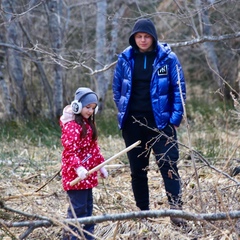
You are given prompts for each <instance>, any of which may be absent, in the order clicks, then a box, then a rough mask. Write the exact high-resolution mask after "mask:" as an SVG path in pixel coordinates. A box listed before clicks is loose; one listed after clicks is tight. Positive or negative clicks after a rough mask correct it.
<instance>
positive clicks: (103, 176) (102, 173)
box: [99, 167, 108, 178]
mask: <svg viewBox="0 0 240 240" xmlns="http://www.w3.org/2000/svg"><path fill="white" fill-rule="evenodd" d="M99 171H100V173H101V174H100V175H101V177H102V178H107V177H108V171H107V169H106V168H105V167H102V168H100V169H99Z"/></svg>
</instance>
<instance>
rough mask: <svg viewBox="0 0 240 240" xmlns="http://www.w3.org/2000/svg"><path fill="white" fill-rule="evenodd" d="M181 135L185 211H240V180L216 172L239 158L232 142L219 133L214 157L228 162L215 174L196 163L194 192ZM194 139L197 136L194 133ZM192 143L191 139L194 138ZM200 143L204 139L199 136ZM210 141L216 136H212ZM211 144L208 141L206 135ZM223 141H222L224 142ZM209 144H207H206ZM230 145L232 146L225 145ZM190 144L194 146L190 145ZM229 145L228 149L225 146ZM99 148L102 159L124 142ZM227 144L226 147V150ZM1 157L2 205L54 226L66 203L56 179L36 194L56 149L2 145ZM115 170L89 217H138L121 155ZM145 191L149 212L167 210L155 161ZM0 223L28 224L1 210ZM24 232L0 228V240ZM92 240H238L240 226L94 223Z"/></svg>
mask: <svg viewBox="0 0 240 240" xmlns="http://www.w3.org/2000/svg"><path fill="white" fill-rule="evenodd" d="M185 132H186V131H185V129H182V130H181V129H179V133H180V134H179V135H180V137H179V141H180V142H181V143H183V145H182V147H181V159H180V162H179V167H180V172H181V176H182V182H183V201H184V210H185V211H187V212H191V213H201V212H202V209H204V211H205V212H206V213H217V212H228V211H233V210H239V208H240V207H239V202H240V191H239V181H240V178H239V175H237V176H235V177H234V179H235V180H236V181H238V186H237V184H236V182H234V181H233V180H232V179H231V178H228V177H227V176H224V175H223V174H221V172H226V173H228V174H230V171H229V166H230V165H233V163H234V164H235V163H237V164H239V162H237V161H235V160H234V159H235V157H236V156H237V155H238V154H237V153H236V152H237V151H238V147H239V146H238V141H237V136H235V135H234V136H232V137H231V138H229V135H228V138H227V141H226V137H225V136H224V132H221V133H220V135H219V136H220V137H219V138H220V139H221V146H220V148H219V157H221V156H224V155H222V154H224V153H223V149H221V147H222V146H228V147H227V148H226V149H225V154H226V153H227V152H231V153H232V154H229V153H228V154H227V155H225V156H228V157H227V158H219V159H217V158H216V159H215V160H214V161H211V163H212V164H213V166H214V167H215V168H216V169H218V170H219V171H220V172H217V171H216V170H215V169H212V168H210V167H208V166H206V164H204V163H203V162H202V161H201V159H197V158H196V159H195V160H196V168H197V173H198V179H199V183H200V189H198V186H197V182H196V178H195V172H194V168H193V166H192V162H191V160H190V159H189V152H188V149H187V147H186V146H187V141H186V138H187V137H186V135H185ZM194 134H196V133H194ZM194 134H193V137H194V139H195V138H196V136H194ZM198 134H200V135H201V136H198V137H201V138H203V137H205V136H204V133H198ZM213 137H215V135H213ZM208 138H211V135H208ZM224 139H225V140H224ZM208 140H209V141H210V139H208ZM230 140H231V141H230ZM193 142H194V141H193ZM230 142H231V143H230ZM99 144H100V146H101V149H102V153H103V155H104V156H105V158H106V159H108V158H109V157H111V156H112V155H114V154H116V153H117V152H119V151H121V150H122V149H124V143H123V140H122V139H120V138H117V137H111V136H110V137H108V138H101V139H100V140H99ZM226 144H227V145H226ZM1 148H2V149H3V151H4V152H7V151H9V156H8V157H6V158H4V159H0V164H1V170H0V173H1V176H0V179H1V182H0V193H1V201H2V202H3V203H4V204H5V206H7V207H10V208H12V209H15V210H19V211H22V212H25V213H28V214H30V215H38V216H44V217H47V218H49V219H51V220H53V221H54V222H56V223H59V222H61V221H64V219H65V217H66V210H67V207H68V202H67V199H66V194H65V192H64V191H63V190H62V186H61V177H60V176H57V177H55V178H54V179H53V181H51V182H50V183H49V184H47V185H46V186H45V187H44V188H43V189H41V190H40V191H39V192H36V190H37V189H39V187H41V186H42V185H43V184H44V183H45V182H47V181H48V179H49V178H51V176H53V175H54V174H55V173H56V172H57V171H58V170H59V168H60V161H61V159H60V156H61V148H57V147H54V148H52V149H49V148H45V147H33V146H31V145H29V144H26V143H23V142H20V141H17V140H16V141H14V142H12V143H9V144H8V145H6V144H4V143H1ZM114 164H121V165H122V166H121V167H114V168H109V173H110V176H109V178H108V179H107V180H100V183H99V186H98V187H97V188H95V189H94V215H102V214H104V213H107V214H110V213H111V214H112V213H122V212H132V211H138V209H137V208H136V206H135V203H134V200H133V195H132V191H131V185H130V170H129V166H128V163H127V159H126V155H124V156H122V157H120V158H119V159H118V160H115V162H114ZM148 175H149V187H150V194H151V209H158V210H159V209H168V204H167V199H166V196H165V191H164V186H163V181H162V178H161V177H160V173H159V172H158V171H157V168H156V165H155V162H154V158H153V156H152V157H151V165H150V171H149V173H148ZM0 216H1V219H3V220H4V221H11V222H19V221H27V220H30V219H32V218H29V217H27V216H23V215H21V214H17V213H13V212H10V211H5V210H4V209H0ZM25 231H26V228H5V229H4V228H2V229H1V230H0V239H4V240H7V239H14V238H13V236H15V237H16V239H17V238H18V237H19V236H20V235H21V234H22V233H23V232H25ZM61 231H62V230H61V226H60V225H58V226H54V227H46V228H45V227H41V228H36V229H35V230H34V231H33V232H32V233H31V234H30V235H29V236H28V237H27V238H26V239H39V240H43V239H60V236H61ZM95 235H96V239H116V240H120V239H161V240H162V239H164V240H165V239H166V240H167V239H176V240H177V239H179V240H180V239H181V240H184V239H198V240H200V239H204V240H206V239H209V240H215V239H216V240H218V239H219V240H222V239H224V240H227V239H229V240H230V239H231V240H237V239H239V236H240V223H239V220H238V221H237V220H231V219H229V220H225V221H214V222H194V221H189V222H188V228H187V229H185V230H184V229H181V228H177V227H174V226H173V225H172V224H171V223H170V221H169V218H168V217H162V218H148V219H135V220H131V221H129V220H125V221H119V222H110V221H109V222H104V223H99V224H97V226H96V229H95Z"/></svg>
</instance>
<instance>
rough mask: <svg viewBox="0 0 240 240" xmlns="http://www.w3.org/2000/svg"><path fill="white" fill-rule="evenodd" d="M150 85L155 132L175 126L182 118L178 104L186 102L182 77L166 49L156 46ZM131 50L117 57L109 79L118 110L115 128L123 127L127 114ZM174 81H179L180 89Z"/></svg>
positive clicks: (164, 46) (166, 46) (168, 48)
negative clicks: (168, 126)
mask: <svg viewBox="0 0 240 240" xmlns="http://www.w3.org/2000/svg"><path fill="white" fill-rule="evenodd" d="M156 50H157V57H156V59H155V61H154V63H153V74H152V79H151V86H150V95H151V101H152V109H153V114H154V118H155V121H156V124H157V127H158V129H163V128H164V127H166V125H167V124H169V123H170V124H173V125H175V126H179V125H180V123H181V120H182V117H183V111H184V110H183V105H182V102H183V101H185V99H186V87H185V80H184V74H183V71H182V67H181V65H180V62H179V60H178V58H177V56H176V55H175V53H174V52H172V51H171V49H170V46H169V45H168V44H165V43H159V42H158V43H157V48H156ZM133 51H134V50H133V48H132V47H131V46H129V47H128V48H126V49H125V50H124V51H123V52H122V53H121V54H120V55H119V56H118V62H117V65H116V68H115V72H114V78H113V85H112V89H113V99H114V101H115V103H116V106H117V109H118V126H119V128H120V129H122V128H123V125H124V120H125V119H126V117H127V113H128V103H129V99H130V96H131V90H132V73H133V66H134V59H133ZM178 79H180V83H181V84H180V86H181V88H180V87H179V82H178Z"/></svg>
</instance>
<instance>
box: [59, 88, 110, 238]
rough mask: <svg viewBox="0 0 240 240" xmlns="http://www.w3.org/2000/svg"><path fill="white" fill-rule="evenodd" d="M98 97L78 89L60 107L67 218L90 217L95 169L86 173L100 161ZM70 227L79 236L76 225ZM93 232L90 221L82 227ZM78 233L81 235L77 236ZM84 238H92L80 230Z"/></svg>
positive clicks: (96, 180) (101, 171)
mask: <svg viewBox="0 0 240 240" xmlns="http://www.w3.org/2000/svg"><path fill="white" fill-rule="evenodd" d="M97 105H98V98H97V95H96V93H95V92H93V91H92V90H91V89H89V88H84V87H81V88H78V89H77V91H76V93H75V98H74V101H73V102H72V103H71V105H68V106H66V107H65V108H64V110H63V115H62V116H61V118H60V126H61V129H62V136H61V141H62V146H63V148H64V149H63V152H62V184H63V188H64V190H65V191H66V192H67V195H68V197H69V200H70V204H71V206H69V208H68V211H67V217H68V218H75V217H77V218H80V217H86V216H91V215H92V211H93V193H92V189H93V187H96V186H97V185H98V178H97V172H94V173H92V174H91V175H89V176H88V174H87V173H88V171H89V170H90V169H92V168H94V167H96V166H97V165H99V164H101V163H102V162H103V161H104V158H103V156H102V154H101V153H100V149H99V146H98V143H97V130H96V126H95V119H94V117H95V114H96V112H97ZM100 175H101V177H103V178H107V177H108V172H107V170H106V169H105V168H104V167H102V168H101V169H100ZM77 177H80V178H81V179H83V180H81V181H80V182H78V183H77V184H75V185H73V186H70V182H71V181H72V180H74V179H75V178H77ZM71 229H72V230H73V231H74V232H76V233H77V234H79V235H80V232H79V231H78V230H77V228H76V227H72V226H71ZM83 229H84V230H86V231H87V232H89V233H91V234H92V233H93V231H94V224H87V225H85V226H84V227H83ZM80 236H81V235H80ZM84 236H85V238H86V239H94V238H93V237H92V236H91V235H89V234H87V233H86V232H84ZM63 239H64V240H66V239H71V240H75V239H79V238H77V237H76V236H74V235H73V234H72V235H71V234H70V233H66V232H64V237H63Z"/></svg>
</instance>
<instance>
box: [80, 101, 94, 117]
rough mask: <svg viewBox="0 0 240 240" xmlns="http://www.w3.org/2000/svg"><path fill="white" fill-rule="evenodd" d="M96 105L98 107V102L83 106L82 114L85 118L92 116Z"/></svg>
mask: <svg viewBox="0 0 240 240" xmlns="http://www.w3.org/2000/svg"><path fill="white" fill-rule="evenodd" d="M96 107H97V104H96V103H90V104H88V105H87V106H85V107H83V108H82V111H81V115H82V116H83V117H84V118H86V119H88V118H89V117H91V116H92V115H93V113H94V110H95V108H96Z"/></svg>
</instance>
